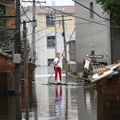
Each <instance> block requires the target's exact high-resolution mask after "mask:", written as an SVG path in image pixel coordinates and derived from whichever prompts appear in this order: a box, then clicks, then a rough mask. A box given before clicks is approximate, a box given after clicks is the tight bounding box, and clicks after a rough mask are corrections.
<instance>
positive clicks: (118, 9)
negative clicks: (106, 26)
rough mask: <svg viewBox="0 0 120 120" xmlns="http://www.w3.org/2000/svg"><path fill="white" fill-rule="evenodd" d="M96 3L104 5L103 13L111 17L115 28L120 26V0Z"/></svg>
mask: <svg viewBox="0 0 120 120" xmlns="http://www.w3.org/2000/svg"><path fill="white" fill-rule="evenodd" d="M96 3H97V4H100V5H102V7H101V8H102V9H103V11H104V12H103V13H105V12H107V14H109V15H110V19H111V22H112V23H113V24H114V25H115V26H120V0H96Z"/></svg>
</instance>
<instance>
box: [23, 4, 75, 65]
mask: <svg viewBox="0 0 120 120" xmlns="http://www.w3.org/2000/svg"><path fill="white" fill-rule="evenodd" d="M50 7H51V8H49V7H41V6H36V9H35V15H36V20H37V27H36V36H35V37H36V40H35V41H36V64H37V65H40V66H48V65H50V64H51V63H52V62H53V59H54V58H55V22H54V12H53V10H55V9H56V10H57V12H56V29H57V35H56V38H57V51H58V52H60V53H62V51H63V50H64V42H63V37H62V33H63V29H62V21H61V20H62V17H61V15H62V14H61V12H58V11H62V12H65V13H69V14H72V15H74V6H50ZM52 8H53V9H52ZM51 11H52V14H51ZM64 16H65V17H64V19H72V20H66V21H65V31H66V42H67V41H68V40H69V37H70V35H71V33H72V31H73V30H74V28H75V21H74V17H72V16H69V15H68V14H65V15H64ZM28 18H29V19H30V20H32V7H31V6H28V7H26V8H24V9H22V10H21V20H26V21H29V19H28ZM32 27H33V23H28V24H27V30H28V33H27V38H28V39H29V41H30V44H31V40H32ZM21 28H22V27H21ZM21 30H22V29H21ZM72 39H75V34H74V35H73V37H72ZM67 56H68V59H69V48H67Z"/></svg>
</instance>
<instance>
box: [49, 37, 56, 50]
mask: <svg viewBox="0 0 120 120" xmlns="http://www.w3.org/2000/svg"><path fill="white" fill-rule="evenodd" d="M48 37H51V38H52V37H54V39H49V40H50V41H51V42H52V41H53V40H54V47H48ZM54 48H55V36H47V49H54Z"/></svg>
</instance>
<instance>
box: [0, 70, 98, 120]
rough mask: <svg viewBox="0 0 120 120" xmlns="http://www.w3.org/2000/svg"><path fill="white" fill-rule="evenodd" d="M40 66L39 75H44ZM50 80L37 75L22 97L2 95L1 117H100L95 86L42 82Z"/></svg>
mask: <svg viewBox="0 0 120 120" xmlns="http://www.w3.org/2000/svg"><path fill="white" fill-rule="evenodd" d="M41 69H43V68H39V69H38V70H39V71H37V74H38V73H39V72H41V74H43V72H42V70H41ZM52 69H53V68H52ZM49 70H50V69H49ZM51 71H52V70H51ZM48 72H49V71H47V72H46V74H48ZM48 79H49V77H43V78H42V77H41V78H39V77H37V78H36V81H35V82H34V83H33V87H31V88H29V89H25V90H24V91H22V94H21V96H8V97H0V102H1V104H0V120H97V92H96V90H95V89H94V88H93V87H92V86H89V85H87V84H84V83H81V85H80V86H71V85H69V86H55V85H50V86H47V85H42V83H44V82H45V81H46V82H47V81H48ZM52 80H54V77H53V78H52ZM63 80H64V81H65V77H63ZM68 80H69V79H68ZM70 80H71V81H72V80H73V81H76V79H72V78H70ZM73 81H72V82H73Z"/></svg>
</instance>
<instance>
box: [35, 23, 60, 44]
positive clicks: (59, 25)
mask: <svg viewBox="0 0 120 120" xmlns="http://www.w3.org/2000/svg"><path fill="white" fill-rule="evenodd" d="M60 26H61V25H59V27H58V28H60ZM58 28H57V29H58ZM54 31H55V30H54ZM54 31H52V32H50V33H48V34H46V35H45V36H43V37H41V38H39V39H37V40H35V42H37V41H39V40H41V39H42V38H44V37H46V36H47V35H49V34H51V33H53V32H54Z"/></svg>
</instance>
